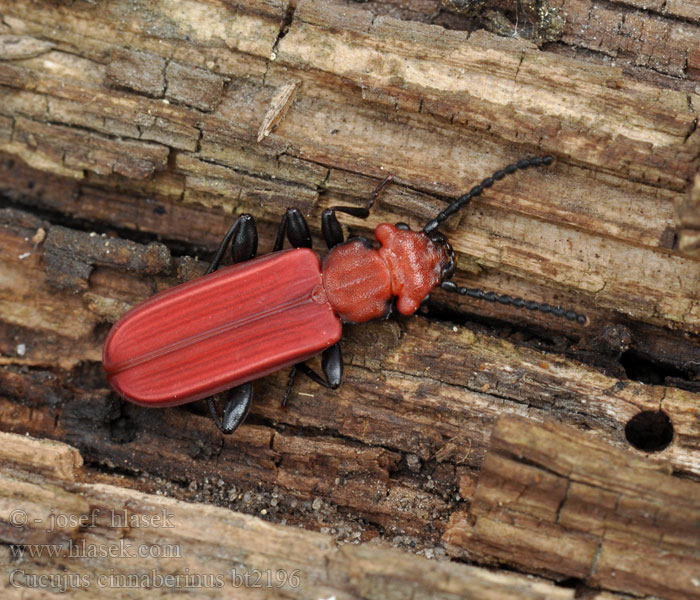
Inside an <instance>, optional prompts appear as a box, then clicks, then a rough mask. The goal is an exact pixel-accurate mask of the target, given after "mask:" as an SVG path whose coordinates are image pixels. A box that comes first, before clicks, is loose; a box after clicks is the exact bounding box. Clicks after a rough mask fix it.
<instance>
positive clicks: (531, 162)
mask: <svg viewBox="0 0 700 600" xmlns="http://www.w3.org/2000/svg"><path fill="white" fill-rule="evenodd" d="M551 164H552V157H551V156H533V157H531V158H525V159H523V160H519V161H518V162H516V163H513V164H512V165H508V166H507V167H505V168H504V169H500V170H499V171H496V172H495V173H494V174H493V175H491V177H487V178H486V179H484V180H483V181H482V182H481V183H480V184H479V185H475V186H474V187H473V188H472V189H471V190H469V191H468V192H467V193H466V194H464V195H463V196H460V197H459V198H457V200H455V201H454V202H453V203H452V204H450V205H449V206H448V207H447V208H446V209H445V210H443V211H442V212H441V213H440V214H439V215H438V216H437V217H435V218H434V219H433V220H432V221H429V222H428V223H426V225H425V227H423V233H426V234H429V233H431V232H433V231H435V230H436V229H437V228H438V226H439V225H440V223H442V222H443V221H445V219H447V218H449V217H450V216H452V215H453V214H454V213H456V212H457V211H458V210H459V209H460V208H463V207H465V206H466V205H467V204H469V202H470V200H471V199H472V198H474V197H476V196H479V195H480V194H481V193H482V192H483V191H484V190H485V189H486V188H490V187H491V186H492V185H493V184H494V183H495V182H496V181H499V180H501V179H503V178H504V177H505V176H506V175H510V174H511V173H515V172H516V171H517V170H519V169H527V168H528V167H539V166H541V165H551Z"/></svg>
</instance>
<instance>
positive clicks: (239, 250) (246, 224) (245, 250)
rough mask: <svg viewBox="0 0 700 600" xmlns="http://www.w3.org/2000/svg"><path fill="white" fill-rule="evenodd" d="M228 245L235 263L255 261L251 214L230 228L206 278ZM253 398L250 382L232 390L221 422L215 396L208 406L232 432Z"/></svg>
mask: <svg viewBox="0 0 700 600" xmlns="http://www.w3.org/2000/svg"><path fill="white" fill-rule="evenodd" d="M229 242H231V256H232V258H233V262H234V263H240V262H245V261H246V260H250V259H251V258H255V255H256V254H257V252H258V230H257V227H256V226H255V219H254V218H253V217H252V215H249V214H243V215H241V216H240V217H238V218H237V219H236V220H235V222H234V223H233V225H231V227H230V228H229V230H228V231H227V232H226V235H225V236H224V239H222V240H221V243H220V244H219V248H218V249H217V251H216V254H215V255H214V258H213V260H212V261H211V264H210V265H209V268H208V269H207V272H206V273H205V274H206V275H208V274H209V273H211V272H212V271H216V269H218V268H219V264H220V262H221V257H222V256H223V255H224V252H226V246H228V244H229ZM252 399H253V386H252V384H250V383H244V384H243V385H239V386H238V387H235V388H232V389H231V390H229V392H228V394H227V398H226V404H225V405H224V413H223V418H222V419H220V418H219V415H217V414H216V406H215V405H214V397H209V398H207V406H208V407H209V412H210V413H211V416H212V418H213V419H214V423H216V426H217V427H218V428H219V429H220V430H221V431H222V432H223V433H233V432H234V431H235V430H236V429H237V428H238V426H239V425H240V424H241V423H242V422H243V420H244V419H245V418H246V416H247V414H248V411H249V410H250V403H251V401H252Z"/></svg>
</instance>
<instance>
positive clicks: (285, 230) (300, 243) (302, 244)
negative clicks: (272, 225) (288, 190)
mask: <svg viewBox="0 0 700 600" xmlns="http://www.w3.org/2000/svg"><path fill="white" fill-rule="evenodd" d="M285 235H286V236H287V239H288V240H289V243H290V244H291V245H292V248H311V232H310V231H309V226H308V224H307V223H306V219H305V218H304V215H302V214H301V212H299V209H298V208H288V209H287V210H286V211H285V213H284V215H283V216H282V221H280V226H279V229H278V230H277V237H276V238H275V243H274V245H273V247H272V251H273V252H277V251H279V250H282V245H283V244H284V236H285Z"/></svg>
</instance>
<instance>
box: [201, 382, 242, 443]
mask: <svg viewBox="0 0 700 600" xmlns="http://www.w3.org/2000/svg"><path fill="white" fill-rule="evenodd" d="M252 400H253V384H252V383H250V382H248V383H244V384H242V385H239V386H238V387H235V388H232V389H231V390H229V392H228V397H227V398H226V405H225V406H224V414H223V418H221V419H220V418H219V415H217V414H216V406H214V398H213V397H209V398H207V406H208V407H209V412H210V413H211V416H212V418H213V419H214V423H216V426H217V427H218V428H219V429H221V431H222V433H227V434H228V433H233V432H234V431H236V429H238V426H239V425H240V424H241V423H243V421H244V420H245V418H246V417H247V416H248V411H249V410H250V403H251V401H252Z"/></svg>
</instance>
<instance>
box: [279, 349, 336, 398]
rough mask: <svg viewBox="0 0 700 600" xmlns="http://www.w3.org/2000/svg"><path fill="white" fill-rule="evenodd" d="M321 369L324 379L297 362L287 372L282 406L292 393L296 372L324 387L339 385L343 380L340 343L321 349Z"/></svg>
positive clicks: (331, 387)
mask: <svg viewBox="0 0 700 600" xmlns="http://www.w3.org/2000/svg"><path fill="white" fill-rule="evenodd" d="M321 369H323V374H324V375H325V377H326V378H325V379H324V378H323V377H321V376H320V375H319V374H318V373H316V371H314V370H313V369H312V368H311V367H309V366H308V365H307V364H305V363H297V364H296V365H294V366H293V367H292V370H291V371H290V372H289V380H288V381H287V389H286V390H285V391H284V397H283V398H282V406H287V401H288V400H289V395H290V394H291V393H292V386H293V385H294V379H295V377H296V374H297V372H299V373H303V374H304V375H306V376H307V377H308V378H309V379H311V381H313V382H315V383H317V384H318V385H320V386H322V387H324V388H327V389H330V390H335V389H338V388H339V387H340V384H341V383H342V381H343V354H342V353H341V351H340V344H337V343H336V344H333V345H332V346H331V347H330V348H326V349H325V350H324V351H323V354H322V355H321Z"/></svg>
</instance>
